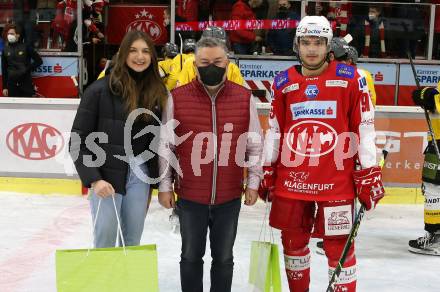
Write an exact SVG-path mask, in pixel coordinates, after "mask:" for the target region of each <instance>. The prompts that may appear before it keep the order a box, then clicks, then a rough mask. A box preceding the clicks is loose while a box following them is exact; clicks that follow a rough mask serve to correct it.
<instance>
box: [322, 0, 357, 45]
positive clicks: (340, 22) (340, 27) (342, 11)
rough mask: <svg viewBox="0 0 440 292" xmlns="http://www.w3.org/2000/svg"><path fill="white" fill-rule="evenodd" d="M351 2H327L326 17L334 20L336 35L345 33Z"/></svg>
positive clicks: (340, 0)
mask: <svg viewBox="0 0 440 292" xmlns="http://www.w3.org/2000/svg"><path fill="white" fill-rule="evenodd" d="M351 6H352V4H351V3H347V1H345V0H339V1H332V2H330V3H329V10H328V14H327V19H328V20H330V21H332V20H334V21H336V26H337V31H336V33H335V35H336V36H340V37H344V36H345V35H346V34H347V28H348V22H349V19H350V16H351Z"/></svg>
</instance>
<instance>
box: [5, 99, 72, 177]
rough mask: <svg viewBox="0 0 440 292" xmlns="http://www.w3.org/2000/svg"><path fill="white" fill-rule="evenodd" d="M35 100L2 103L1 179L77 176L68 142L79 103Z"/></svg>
mask: <svg viewBox="0 0 440 292" xmlns="http://www.w3.org/2000/svg"><path fill="white" fill-rule="evenodd" d="M8 100H9V99H8ZM29 101H32V100H29ZM35 101H36V102H27V103H20V101H17V102H16V103H4V102H3V101H2V102H1V103H0V117H1V127H0V137H1V139H0V161H2V164H1V165H0V176H16V177H46V178H48V177H57V178H66V177H68V174H70V177H72V178H74V177H76V175H75V174H76V171H75V168H74V166H73V162H72V160H71V158H70V155H69V153H68V143H69V138H70V130H71V128H72V123H73V119H74V117H75V114H76V108H77V104H78V102H77V101H76V100H72V101H70V100H58V101H56V100H50V99H44V100H41V99H40V100H38V99H36V100H35ZM68 102H70V103H68Z"/></svg>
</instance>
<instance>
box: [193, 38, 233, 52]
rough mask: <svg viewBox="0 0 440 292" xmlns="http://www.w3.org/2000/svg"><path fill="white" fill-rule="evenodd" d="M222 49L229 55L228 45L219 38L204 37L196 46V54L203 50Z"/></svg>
mask: <svg viewBox="0 0 440 292" xmlns="http://www.w3.org/2000/svg"><path fill="white" fill-rule="evenodd" d="M215 47H220V48H222V49H223V50H224V51H225V54H226V55H228V47H226V44H225V43H224V42H223V41H222V40H219V39H217V38H213V37H202V38H201V39H200V40H199V41H198V42H197V44H196V52H195V53H196V54H197V51H198V50H200V49H201V48H215Z"/></svg>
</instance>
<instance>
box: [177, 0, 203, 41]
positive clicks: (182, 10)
mask: <svg viewBox="0 0 440 292" xmlns="http://www.w3.org/2000/svg"><path fill="white" fill-rule="evenodd" d="M193 21H199V0H176V22H193ZM179 33H180V34H181V35H182V39H184V40H186V39H195V38H196V33H195V32H193V31H181V32H179ZM182 45H183V44H181V43H180V42H179V44H178V46H179V47H181V46H182Z"/></svg>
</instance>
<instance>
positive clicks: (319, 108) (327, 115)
mask: <svg viewBox="0 0 440 292" xmlns="http://www.w3.org/2000/svg"><path fill="white" fill-rule="evenodd" d="M336 108H337V107H336V101H322V100H313V101H304V102H299V103H294V104H291V105H290V109H291V111H292V119H293V120H298V119H335V118H336Z"/></svg>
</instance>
